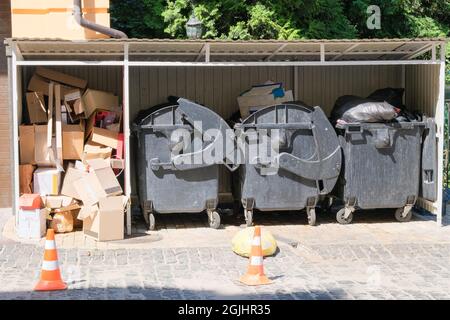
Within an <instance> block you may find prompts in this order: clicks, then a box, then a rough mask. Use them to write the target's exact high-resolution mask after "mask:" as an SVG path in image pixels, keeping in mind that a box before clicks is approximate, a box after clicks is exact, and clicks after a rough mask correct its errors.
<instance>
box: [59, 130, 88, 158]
mask: <svg viewBox="0 0 450 320" xmlns="http://www.w3.org/2000/svg"><path fill="white" fill-rule="evenodd" d="M62 142H63V145H62V147H63V148H62V152H63V159H64V160H81V158H82V157H83V147H84V130H83V127H82V125H79V124H72V125H63V126H62Z"/></svg>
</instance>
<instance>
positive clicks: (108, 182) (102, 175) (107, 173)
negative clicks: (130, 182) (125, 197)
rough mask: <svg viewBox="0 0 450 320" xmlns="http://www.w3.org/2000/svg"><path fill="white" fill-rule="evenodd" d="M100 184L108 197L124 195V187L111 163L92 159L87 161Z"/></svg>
mask: <svg viewBox="0 0 450 320" xmlns="http://www.w3.org/2000/svg"><path fill="white" fill-rule="evenodd" d="M87 163H88V165H89V166H90V168H91V169H92V171H93V172H92V173H94V174H95V176H96V177H97V179H98V181H99V182H100V184H101V186H102V188H103V190H104V192H105V194H106V195H107V196H116V195H121V194H122V193H123V191H122V187H121V186H120V183H119V181H118V180H117V178H116V175H115V174H114V171H113V170H112V168H111V165H110V163H109V161H107V160H103V159H92V160H88V161H87Z"/></svg>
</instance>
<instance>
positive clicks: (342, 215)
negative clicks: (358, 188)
mask: <svg viewBox="0 0 450 320" xmlns="http://www.w3.org/2000/svg"><path fill="white" fill-rule="evenodd" d="M336 220H337V222H339V223H340V224H350V223H351V222H352V220H353V213H350V215H349V216H348V217H347V219H346V218H345V208H342V209H340V210H339V211H338V212H337V213H336Z"/></svg>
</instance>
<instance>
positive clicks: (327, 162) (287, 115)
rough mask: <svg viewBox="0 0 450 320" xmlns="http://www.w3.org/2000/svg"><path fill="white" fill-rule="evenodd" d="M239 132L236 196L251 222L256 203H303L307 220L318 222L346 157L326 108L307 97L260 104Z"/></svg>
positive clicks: (286, 206) (288, 206)
mask: <svg viewBox="0 0 450 320" xmlns="http://www.w3.org/2000/svg"><path fill="white" fill-rule="evenodd" d="M235 134H236V139H237V141H238V144H237V145H238V148H237V149H238V150H239V151H240V155H241V156H240V157H241V160H240V163H241V165H240V167H239V170H238V178H237V179H234V180H235V181H237V182H236V183H237V184H238V186H237V187H235V190H237V192H238V194H237V195H235V198H237V199H240V200H241V202H242V205H243V207H244V214H245V219H246V222H247V225H248V226H250V225H251V224H252V220H253V211H254V209H257V210H259V211H294V210H302V209H304V208H306V212H307V215H308V223H309V224H310V225H315V223H316V212H315V208H316V205H317V203H318V200H319V197H320V196H321V195H325V194H328V193H329V192H331V191H332V189H333V187H334V185H335V184H336V182H337V179H338V176H339V172H340V167H341V157H342V153H341V150H340V146H339V141H338V138H337V135H336V132H335V130H334V129H333V126H332V125H331V123H330V122H329V121H328V119H327V117H326V115H325V114H324V112H323V111H322V109H321V108H319V107H314V108H312V107H309V106H307V105H305V104H304V103H303V102H289V103H285V104H280V105H275V106H271V107H267V108H264V109H260V110H258V111H257V112H255V113H253V114H252V115H250V116H249V117H248V118H246V119H245V120H243V121H242V123H238V124H236V125H235ZM265 140H266V141H267V140H270V141H271V142H270V143H264V141H265ZM274 146H275V148H274ZM252 149H253V151H252ZM255 149H256V153H255ZM263 153H266V155H267V156H266V155H264V154H263Z"/></svg>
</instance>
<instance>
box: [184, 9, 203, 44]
mask: <svg viewBox="0 0 450 320" xmlns="http://www.w3.org/2000/svg"><path fill="white" fill-rule="evenodd" d="M202 32H203V25H202V22H201V21H200V20H198V19H197V17H196V16H195V13H194V12H192V15H191V17H190V18H189V21H188V22H187V23H186V35H187V37H188V38H189V39H200V38H201V37H202Z"/></svg>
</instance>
